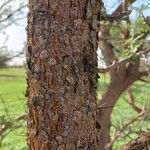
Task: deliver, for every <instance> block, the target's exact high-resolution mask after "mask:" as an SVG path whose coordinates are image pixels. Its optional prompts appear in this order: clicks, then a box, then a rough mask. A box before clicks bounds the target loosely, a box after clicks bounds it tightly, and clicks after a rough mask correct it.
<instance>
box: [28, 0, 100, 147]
mask: <svg viewBox="0 0 150 150" xmlns="http://www.w3.org/2000/svg"><path fill="white" fill-rule="evenodd" d="M87 6H88V7H87ZM86 8H87V9H86ZM29 9H30V11H29V14H28V29H27V30H28V50H27V64H28V90H27V96H28V107H29V118H30V119H29V121H28V145H29V146H28V149H30V150H33V149H34V150H56V149H57V150H64V149H65V150H75V149H76V150H78V149H84V150H88V149H89V150H96V149H98V141H97V140H98V139H97V134H98V130H97V129H96V107H97V106H96V93H95V92H96V77H97V56H96V50H97V33H96V28H97V25H98V24H97V22H96V21H97V19H98V17H99V16H100V3H99V1H98V0H92V1H88V0H83V1H82V3H81V2H79V1H75V0H61V1H58V0H51V1H46V0H39V1H38V2H37V1H35V0H29ZM83 10H86V12H85V11H83ZM95 22H96V23H95ZM91 27H92V28H91Z"/></svg>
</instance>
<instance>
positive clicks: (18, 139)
mask: <svg viewBox="0 0 150 150" xmlns="http://www.w3.org/2000/svg"><path fill="white" fill-rule="evenodd" d="M107 83H108V76H107V75H106V76H102V75H101V76H100V79H99V83H98V91H97V94H98V97H99V98H100V97H101V95H102V91H103V90H104V89H105V88H106V86H107ZM149 89H150V84H144V83H142V82H136V83H135V84H134V85H133V90H134V96H135V98H136V102H137V104H138V105H139V106H141V105H143V103H144V101H147V102H146V106H150V102H149V99H150V96H149V95H150V91H149ZM25 90H26V74H25V69H23V68H7V69H0V96H1V97H2V98H3V100H4V102H5V103H3V102H2V100H1V99H0V123H1V122H2V121H4V120H6V121H8V120H13V119H14V118H16V117H17V116H19V115H20V114H22V113H24V112H25V111H26V99H25V97H24V94H25ZM125 99H127V94H126V93H124V94H123V95H122V96H121V97H120V99H119V100H118V102H117V104H116V106H115V108H114V110H113V114H112V121H113V124H115V125H117V126H118V127H119V126H121V124H122V121H123V122H124V123H125V122H127V121H128V120H129V119H131V118H132V117H135V115H137V114H136V113H135V112H134V111H133V110H132V109H131V108H130V106H129V105H128V103H127V102H126V101H125ZM6 109H7V111H8V112H6ZM149 124H150V122H148V121H144V122H143V124H142V129H143V130H146V129H148V128H149ZM16 127H17V129H16V130H13V129H14V128H16ZM131 128H132V129H134V130H139V123H135V124H134V125H133V126H131ZM11 129H12V130H13V131H12V132H10V133H8V135H7V136H6V137H5V138H4V140H3V142H2V145H0V149H2V150H26V149H27V147H26V123H25V122H23V121H19V122H17V123H15V124H14V125H13V127H12V128H11ZM111 131H112V132H113V131H114V128H111ZM7 132H9V131H7ZM126 132H127V131H126ZM134 137H136V135H134V134H133V135H131V138H134ZM129 140H130V138H120V139H118V140H117V142H116V143H115V145H114V148H115V150H117V148H119V147H120V146H121V145H123V144H125V143H127V142H128V141H129Z"/></svg>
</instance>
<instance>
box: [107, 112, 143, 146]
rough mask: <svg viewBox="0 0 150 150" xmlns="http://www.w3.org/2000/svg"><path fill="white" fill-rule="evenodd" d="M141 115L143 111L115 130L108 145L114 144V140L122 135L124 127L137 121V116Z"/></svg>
mask: <svg viewBox="0 0 150 150" xmlns="http://www.w3.org/2000/svg"><path fill="white" fill-rule="evenodd" d="M143 115H144V113H143V112H141V113H140V114H138V115H137V116H136V117H135V118H133V119H131V120H129V121H128V122H127V123H126V124H125V125H123V127H122V128H121V129H119V130H118V131H116V132H115V134H114V135H113V137H112V140H111V142H110V143H109V145H108V147H111V146H112V145H113V144H114V142H115V141H116V140H117V139H118V138H119V137H120V136H121V135H122V133H123V131H124V130H125V129H127V127H129V126H130V125H131V124H133V123H134V122H136V121H138V120H139V118H141V117H142V116H143Z"/></svg>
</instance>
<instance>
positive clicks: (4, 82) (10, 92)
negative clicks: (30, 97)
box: [0, 68, 26, 150]
mask: <svg viewBox="0 0 150 150" xmlns="http://www.w3.org/2000/svg"><path fill="white" fill-rule="evenodd" d="M25 89H26V74H25V69H23V68H6V69H0V96H1V98H0V123H1V122H3V121H4V120H5V121H13V120H14V118H16V117H17V116H19V115H21V114H23V113H24V112H25V111H26V99H25V96H24V95H25ZM6 110H7V111H6ZM25 125H26V123H25V122H23V121H19V122H17V124H14V125H13V127H12V128H11V129H12V130H13V131H11V132H10V131H7V132H6V133H8V135H7V136H6V137H5V138H4V140H3V142H2V145H1V146H0V149H2V150H25V149H26V127H25ZM15 128H17V129H15ZM14 129H15V130H14Z"/></svg>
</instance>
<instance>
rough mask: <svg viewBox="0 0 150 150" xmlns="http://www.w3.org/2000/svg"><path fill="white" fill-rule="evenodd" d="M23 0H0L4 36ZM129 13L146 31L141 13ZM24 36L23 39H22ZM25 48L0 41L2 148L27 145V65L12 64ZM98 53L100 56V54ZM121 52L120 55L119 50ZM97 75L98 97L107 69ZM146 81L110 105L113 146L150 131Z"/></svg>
mask: <svg viewBox="0 0 150 150" xmlns="http://www.w3.org/2000/svg"><path fill="white" fill-rule="evenodd" d="M120 1H121V0H120ZM137 1H138V0H137ZM145 2H146V1H145ZM26 3H27V2H26V1H19V0H4V1H1V2H0V32H1V33H2V34H3V36H2V37H3V38H4V37H7V36H8V35H9V33H5V30H6V29H7V28H11V26H12V25H14V24H15V26H20V22H21V21H22V19H25V17H26V13H27V8H26V7H27V6H26ZM110 3H111V1H105V5H108V7H106V8H107V9H108V10H113V9H114V8H113V7H116V5H118V1H114V4H115V5H112V3H111V4H110ZM16 4H17V5H16ZM15 5H16V6H15ZM14 6H15V7H14ZM112 6H113V7H112ZM110 8H111V9H110ZM132 9H134V10H135V12H137V11H138V12H139V11H143V12H145V10H149V9H150V7H149V4H148V3H145V4H141V5H137V4H136V5H135V6H134V7H132ZM136 14H138V13H136ZM145 14H146V15H148V13H147V12H145ZM149 15H150V14H149ZM131 17H133V18H134V19H133V20H132V21H133V23H132V24H131V25H132V26H134V29H136V30H137V31H139V32H140V30H142V32H145V31H148V32H149V27H147V25H145V24H143V22H144V21H143V20H142V16H138V15H137V16H136V15H135V14H132V16H131ZM23 28H24V27H23ZM23 30H25V29H23ZM20 34H22V33H20ZM112 35H113V36H115V37H116V36H117V37H118V30H117V29H116V28H115V29H112ZM148 38H149V36H148ZM23 40H24V41H25V39H23ZM6 41H7V38H6ZM114 42H115V41H114ZM128 42H133V40H129V41H128ZM131 44H132V43H131ZM15 45H17V43H14V47H15ZM22 45H23V44H22ZM118 46H119V45H118ZM135 46H137V45H135ZM23 47H24V46H23ZM24 49H25V48H24ZM24 49H21V50H19V51H18V50H15V51H13V52H12V51H11V50H10V49H9V48H8V47H7V42H4V43H3V44H2V45H0V149H2V150H14V149H15V150H26V149H27V146H26V134H27V131H26V120H27V117H26V115H25V114H26V112H27V106H26V98H25V92H26V69H25V68H26V65H25V63H24V62H23V61H22V64H21V65H20V63H19V64H13V65H12V62H13V60H14V59H17V58H18V57H20V58H21V59H22V60H23V59H24V57H25V56H24ZM99 55H100V56H101V54H99ZM120 55H121V56H122V54H121V53H120ZM123 57H126V54H123ZM149 59H150V57H148V58H147V59H146V61H148V60H149ZM149 63H150V61H149ZM99 64H100V65H103V66H105V64H103V61H102V60H101V59H99ZM149 65H150V64H149ZM99 75H100V78H99V79H98V88H97V97H98V99H100V98H101V96H102V93H103V91H105V89H106V87H107V85H108V83H109V75H108V74H107V73H105V74H99ZM149 81H150V80H149V78H148V77H146V78H145V79H143V81H137V82H135V83H134V84H133V85H132V86H131V88H130V90H128V91H126V92H125V93H123V94H122V95H121V97H120V98H119V100H118V102H117V104H116V105H115V107H114V109H113V114H112V119H111V136H112V138H113V137H114V138H116V137H117V138H116V139H115V141H114V143H113V147H114V149H115V150H116V149H119V148H120V147H121V146H122V145H124V144H127V143H128V142H129V141H131V140H133V139H135V138H136V137H137V136H138V135H139V133H140V132H143V131H144V132H146V131H149V132H150V126H149V125H150V90H149V89H150V82H149ZM118 84H119V83H118ZM133 101H134V102H133ZM132 102H133V103H136V104H135V106H137V107H138V108H140V109H142V110H143V111H144V114H142V116H139V115H138V113H137V112H136V111H135V110H134V109H133V107H132V106H133V105H130V103H132Z"/></svg>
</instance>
